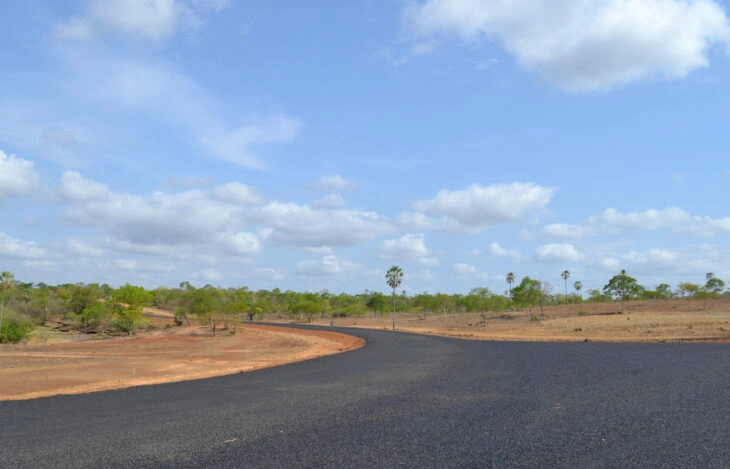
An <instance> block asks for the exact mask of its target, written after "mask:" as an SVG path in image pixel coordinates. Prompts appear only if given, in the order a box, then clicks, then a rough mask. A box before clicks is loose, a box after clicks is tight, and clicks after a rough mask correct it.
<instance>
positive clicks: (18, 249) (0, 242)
mask: <svg viewBox="0 0 730 469" xmlns="http://www.w3.org/2000/svg"><path fill="white" fill-rule="evenodd" d="M0 256H3V257H13V258H21V259H38V258H40V257H46V256H47V252H46V250H45V249H43V248H41V247H39V246H38V245H37V244H36V243H35V242H33V241H23V240H20V239H16V238H13V237H11V236H9V235H7V234H5V233H1V232H0Z"/></svg>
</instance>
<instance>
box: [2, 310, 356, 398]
mask: <svg viewBox="0 0 730 469" xmlns="http://www.w3.org/2000/svg"><path fill="white" fill-rule="evenodd" d="M363 343H364V342H363V341H362V340H361V339H358V338H356V337H352V336H348V335H345V334H338V333H335V332H328V331H314V330H311V331H302V330H295V329H282V328H277V327H271V326H262V325H248V324H247V325H245V326H244V327H239V328H238V330H237V331H236V333H235V334H229V333H227V332H226V331H223V332H222V333H220V332H219V334H218V335H217V336H216V337H213V336H212V333H211V331H210V328H208V327H204V326H187V327H186V326H183V327H172V328H163V329H157V330H154V331H146V332H142V333H140V334H138V335H136V336H132V337H115V338H90V337H88V336H82V335H80V334H55V335H54V337H53V338H51V339H46V343H38V342H37V341H33V342H31V343H28V344H19V345H0V400H15V399H30V398H36V397H43V396H51V395H56V394H80V393H86V392H92V391H102V390H109V389H119V388H126V387H131V386H141V385H146V384H157V383H167V382H172V381H184V380H190V379H199V378H208V377H212V376H222V375H226V374H232V373H239V372H244V371H250V370H255V369H259V368H266V367H271V366H277V365H282V364H286V363H293V362H298V361H302V360H308V359H310V358H315V357H319V356H323V355H330V354H333V353H339V352H342V351H346V350H352V349H355V348H358V347H361V346H362V345H363Z"/></svg>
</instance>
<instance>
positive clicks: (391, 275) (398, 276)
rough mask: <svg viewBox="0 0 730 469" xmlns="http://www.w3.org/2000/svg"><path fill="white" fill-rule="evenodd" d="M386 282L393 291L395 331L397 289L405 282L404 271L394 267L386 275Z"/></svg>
mask: <svg viewBox="0 0 730 469" xmlns="http://www.w3.org/2000/svg"><path fill="white" fill-rule="evenodd" d="M385 281H386V282H387V283H388V286H389V287H390V288H392V289H393V329H394V330H395V289H396V288H398V287H399V286H400V284H401V283H402V282H403V270H402V269H401V268H400V267H398V266H397V265H394V266H393V267H391V268H390V269H388V271H387V272H386V273H385Z"/></svg>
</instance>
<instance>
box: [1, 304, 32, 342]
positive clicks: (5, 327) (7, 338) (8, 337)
mask: <svg viewBox="0 0 730 469" xmlns="http://www.w3.org/2000/svg"><path fill="white" fill-rule="evenodd" d="M32 330H33V322H32V321H31V320H30V318H29V317H28V316H25V315H23V314H15V313H12V312H10V311H6V314H5V317H4V318H3V323H2V331H0V344H17V343H18V342H20V341H23V340H27V339H28V336H29V335H30V333H31V331H32Z"/></svg>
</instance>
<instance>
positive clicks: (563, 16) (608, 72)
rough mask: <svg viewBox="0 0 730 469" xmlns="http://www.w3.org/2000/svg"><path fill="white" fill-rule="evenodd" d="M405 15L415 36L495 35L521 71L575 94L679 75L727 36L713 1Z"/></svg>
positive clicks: (516, 5)
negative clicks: (534, 74)
mask: <svg viewBox="0 0 730 469" xmlns="http://www.w3.org/2000/svg"><path fill="white" fill-rule="evenodd" d="M406 18H407V20H408V21H409V23H410V26H411V27H412V28H413V31H414V32H415V33H416V34H417V35H419V36H420V37H433V36H434V35H438V34H442V33H445V34H453V35H456V36H458V37H460V38H462V39H463V40H465V41H467V42H472V43H473V42H478V41H479V40H481V39H483V38H489V39H491V38H494V39H496V40H497V41H499V42H500V43H501V44H502V45H503V47H504V48H505V49H506V50H507V51H509V52H510V53H511V54H513V55H514V56H515V58H516V59H517V62H518V63H519V64H520V65H521V66H522V67H524V68H526V69H528V70H535V71H537V72H538V73H539V74H540V75H542V76H544V77H545V78H546V79H547V80H549V81H551V82H553V83H556V84H558V85H559V86H561V87H563V88H566V89H568V90H574V91H591V90H602V89H607V88H610V87H612V86H617V85H623V84H626V83H630V82H635V81H638V80H642V79H646V78H653V77H661V78H664V79H676V78H681V77H683V76H685V75H687V74H688V73H690V72H692V71H693V70H696V69H698V68H701V67H705V66H707V65H708V63H709V59H708V57H707V55H708V53H709V51H710V49H711V48H712V47H713V46H715V45H718V44H719V45H723V46H727V44H728V41H729V38H730V27H728V19H727V16H726V14H725V12H724V11H723V8H722V7H721V5H720V4H718V3H717V2H715V1H711V0H694V1H680V0H584V1H580V2H577V1H571V0H564V1H556V0H524V1H503V0H428V1H426V2H425V3H422V4H418V5H417V6H416V7H415V8H410V9H409V10H407V12H406ZM607 57H608V58H610V60H607Z"/></svg>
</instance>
